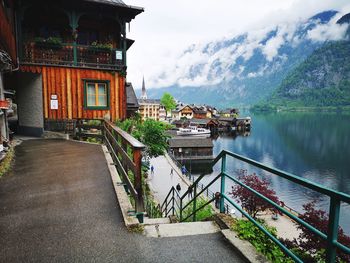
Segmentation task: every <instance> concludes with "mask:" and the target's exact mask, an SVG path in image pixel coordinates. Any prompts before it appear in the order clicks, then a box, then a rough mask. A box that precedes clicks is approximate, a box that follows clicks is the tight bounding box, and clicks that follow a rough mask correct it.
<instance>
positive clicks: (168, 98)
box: [160, 92, 176, 116]
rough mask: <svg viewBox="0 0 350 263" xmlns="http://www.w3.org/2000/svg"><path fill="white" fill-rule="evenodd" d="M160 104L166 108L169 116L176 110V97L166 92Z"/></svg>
mask: <svg viewBox="0 0 350 263" xmlns="http://www.w3.org/2000/svg"><path fill="white" fill-rule="evenodd" d="M160 103H161V104H162V105H163V106H164V107H165V110H166V113H167V116H168V112H169V111H171V110H173V109H175V108H176V102H175V99H174V97H173V96H172V95H171V94H170V93H168V92H165V93H164V94H163V97H162V98H161V99H160Z"/></svg>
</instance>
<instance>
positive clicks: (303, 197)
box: [187, 113, 350, 233]
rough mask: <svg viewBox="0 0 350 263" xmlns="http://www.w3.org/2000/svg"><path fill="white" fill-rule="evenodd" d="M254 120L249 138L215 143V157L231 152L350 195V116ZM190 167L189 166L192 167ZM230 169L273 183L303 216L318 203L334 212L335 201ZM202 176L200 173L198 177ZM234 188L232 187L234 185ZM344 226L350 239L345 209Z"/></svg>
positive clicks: (226, 137)
mask: <svg viewBox="0 0 350 263" xmlns="http://www.w3.org/2000/svg"><path fill="white" fill-rule="evenodd" d="M251 116H252V131H251V132H250V133H249V134H247V135H248V136H238V134H220V136H218V137H216V138H213V143H214V151H213V152H214V156H216V155H217V154H218V153H219V152H220V151H221V150H223V149H225V150H229V151H232V152H235V153H238V154H241V155H244V156H246V157H249V158H251V159H254V160H257V161H259V162H262V163H264V164H266V165H269V166H273V167H276V168H279V169H282V170H284V171H287V172H290V173H293V174H295V175H298V176H300V177H303V178H305V179H308V180H310V181H313V182H316V183H319V184H321V185H324V186H326V187H329V188H332V189H335V190H337V191H341V192H345V193H348V194H350V174H349V167H350V166H349V163H348V162H349V156H350V136H349V134H350V125H349V123H350V116H349V115H345V114H327V113H276V114H261V115H253V114H252V115H251ZM187 165H188V164H187ZM219 168H220V167H214V171H213V172H211V171H209V169H208V167H207V166H202V165H201V164H198V167H197V165H195V164H192V169H193V173H194V174H201V173H205V174H208V180H209V178H211V177H212V176H213V175H212V174H213V173H215V174H217V172H218V171H219ZM227 169H228V171H229V172H230V173H233V172H234V171H236V170H237V169H247V170H248V171H249V172H250V173H253V172H256V173H257V174H260V176H262V177H265V178H268V179H269V180H270V181H271V185H272V187H273V188H274V190H275V191H276V192H277V194H278V195H279V196H280V199H281V200H284V201H285V203H286V204H287V205H289V206H291V207H293V208H294V209H296V210H299V211H301V209H302V204H304V203H306V202H308V201H311V200H313V199H318V200H319V206H320V207H322V208H323V209H324V210H327V211H328V204H329V200H328V198H326V197H323V196H320V195H319V194H318V193H315V192H314V191H311V190H308V189H306V188H304V187H300V186H297V185H295V184H293V183H290V182H289V181H287V180H285V179H283V178H280V177H277V176H274V175H271V174H269V173H264V172H261V170H260V171H259V170H256V169H255V168H253V167H251V166H249V165H247V164H243V163H242V162H238V161H234V160H230V161H229V162H228V164H227ZM197 170H198V173H197ZM228 188H230V185H228ZM341 212H342V213H341V224H342V225H343V227H344V228H345V229H346V230H347V232H348V233H350V221H349V220H347V221H346V220H345V218H349V217H350V208H349V206H348V205H343V207H342V209H341Z"/></svg>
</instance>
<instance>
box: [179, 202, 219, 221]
mask: <svg viewBox="0 0 350 263" xmlns="http://www.w3.org/2000/svg"><path fill="white" fill-rule="evenodd" d="M206 202H208V201H207V200H205V199H203V198H197V202H196V208H197V209H198V208H199V207H201V206H202V205H204V204H205V203H206ZM192 212H193V202H192V203H191V204H190V205H189V206H187V207H186V208H185V210H184V211H183V212H182V218H186V217H188V216H189V215H190V214H192ZM213 214H214V211H213V209H212V207H211V205H210V204H208V205H207V206H205V207H203V208H202V209H200V210H199V211H197V213H196V220H197V221H203V220H205V219H207V218H208V217H211V216H212V215H213ZM185 221H186V222H191V221H192V216H190V217H189V218H188V219H186V220H185Z"/></svg>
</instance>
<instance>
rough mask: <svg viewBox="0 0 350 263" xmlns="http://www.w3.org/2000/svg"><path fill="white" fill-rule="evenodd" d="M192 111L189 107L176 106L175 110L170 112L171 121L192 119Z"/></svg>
mask: <svg viewBox="0 0 350 263" xmlns="http://www.w3.org/2000/svg"><path fill="white" fill-rule="evenodd" d="M193 115H194V111H193V109H192V107H191V106H189V105H183V104H180V105H177V106H176V109H174V110H172V111H171V117H172V119H173V120H181V119H183V118H186V119H192V118H193Z"/></svg>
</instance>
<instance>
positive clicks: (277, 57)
mask: <svg viewBox="0 0 350 263" xmlns="http://www.w3.org/2000/svg"><path fill="white" fill-rule="evenodd" d="M340 17H341V14H338V15H336V16H335V17H334V18H333V19H332V20H331V21H330V22H329V23H327V24H322V23H321V21H316V22H314V23H316V25H312V24H310V22H309V21H307V20H306V21H301V20H298V21H294V22H285V23H280V24H279V25H278V26H276V27H269V28H268V27H264V29H257V30H250V31H249V33H246V34H244V35H241V36H240V37H236V38H235V39H236V42H235V41H232V39H233V38H232V37H231V38H221V39H220V40H217V41H212V42H210V43H208V42H205V43H199V44H195V45H191V46H189V47H188V48H187V49H185V50H184V51H182V52H181V53H178V54H177V55H176V56H172V57H171V56H167V55H165V56H164V57H163V63H160V64H159V65H158V66H157V67H153V69H154V70H153V71H152V74H150V77H149V78H148V79H147V82H148V86H150V87H166V86H171V85H179V86H180V87H181V86H193V87H197V86H210V85H215V84H219V83H221V82H222V81H229V80H232V79H234V78H236V79H242V78H245V77H248V78H255V77H258V76H262V75H264V74H270V73H272V72H274V71H276V70H279V69H280V68H281V67H283V63H284V62H285V61H286V60H287V59H288V58H287V57H286V56H285V55H284V54H280V49H281V47H283V46H284V45H286V44H288V45H291V46H295V45H297V44H299V43H300V42H301V41H305V40H309V41H327V40H340V39H343V38H344V36H345V32H346V29H347V26H346V25H339V24H336V21H337V20H338V19H339V18H340ZM309 27H310V28H311V29H309V31H307V32H306V33H305V36H304V37H300V35H299V33H300V31H301V30H306V29H307V28H309ZM238 39H239V41H240V42H238ZM264 40H265V41H264ZM256 52H261V54H262V55H263V56H264V57H265V59H266V61H267V63H263V64H262V65H261V66H260V67H259V69H258V70H257V71H256V72H249V73H247V72H245V67H243V66H242V65H240V64H238V62H239V61H240V62H242V60H243V61H249V60H250V59H251V58H252V57H253V56H254V54H255V53H256ZM270 62H272V64H271V63H270ZM267 65H269V66H267Z"/></svg>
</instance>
